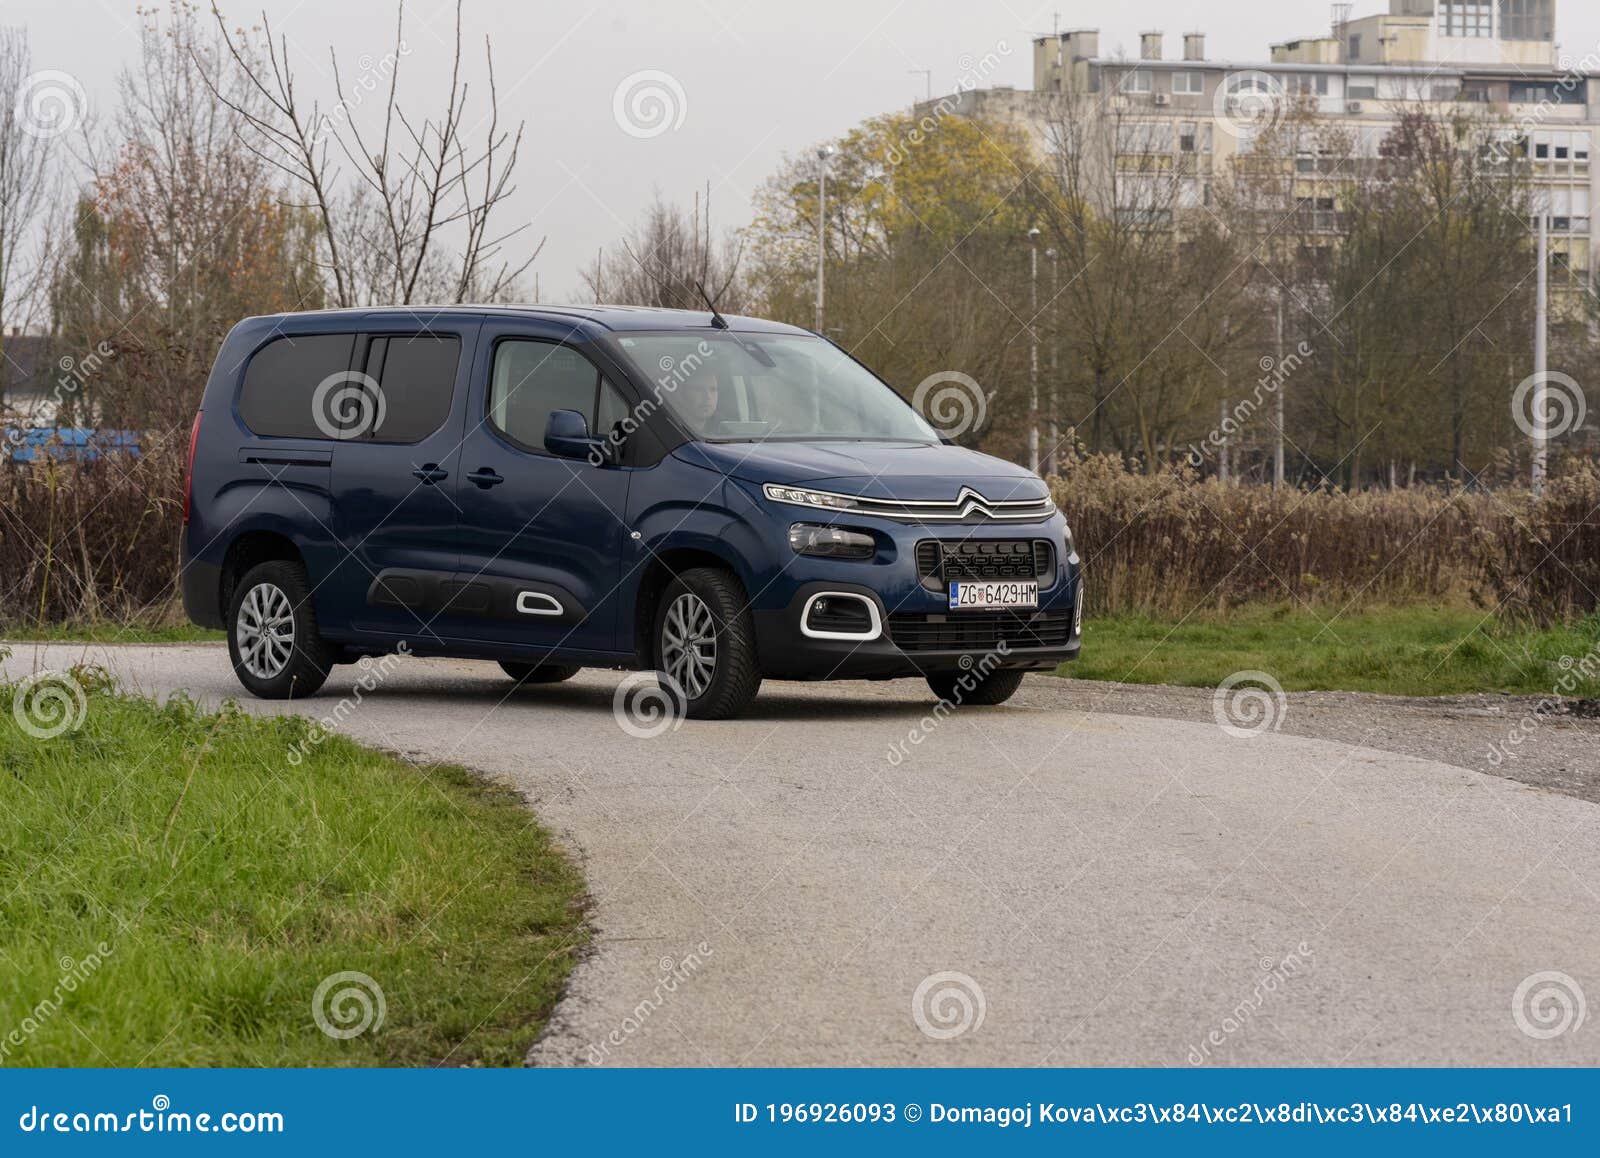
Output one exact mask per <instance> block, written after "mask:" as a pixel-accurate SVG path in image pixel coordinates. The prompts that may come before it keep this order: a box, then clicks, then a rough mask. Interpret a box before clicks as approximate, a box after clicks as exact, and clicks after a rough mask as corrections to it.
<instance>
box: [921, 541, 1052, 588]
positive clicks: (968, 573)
mask: <svg viewBox="0 0 1600 1158" xmlns="http://www.w3.org/2000/svg"><path fill="white" fill-rule="evenodd" d="M1055 567H1056V560H1055V551H1054V549H1053V548H1052V547H1051V546H1050V541H1049V540H1048V539H987V540H986V539H966V540H961V541H945V540H941V539H924V540H923V541H922V542H920V543H918V544H917V574H918V575H919V576H920V577H921V579H922V582H923V585H924V586H926V587H927V588H928V589H929V590H930V591H937V590H940V589H941V588H943V586H944V584H946V583H949V582H951V581H952V580H958V579H961V580H971V579H1038V580H1040V582H1042V583H1044V584H1046V585H1048V584H1049V582H1050V579H1051V577H1052V576H1053V575H1054V574H1055Z"/></svg>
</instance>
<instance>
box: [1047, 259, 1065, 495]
mask: <svg viewBox="0 0 1600 1158" xmlns="http://www.w3.org/2000/svg"><path fill="white" fill-rule="evenodd" d="M1044 255H1045V256H1046V257H1048V258H1049V259H1050V395H1049V397H1050V415H1049V418H1048V419H1047V421H1048V422H1049V427H1050V449H1049V450H1048V451H1046V452H1045V456H1044V467H1045V473H1046V474H1047V475H1050V474H1055V473H1056V455H1058V454H1059V453H1061V425H1060V423H1059V422H1058V421H1057V418H1056V416H1057V415H1058V414H1059V413H1060V405H1061V404H1060V401H1059V399H1058V398H1057V397H1056V389H1057V385H1058V383H1059V382H1060V381H1061V363H1060V360H1059V359H1058V358H1057V356H1056V355H1057V353H1058V350H1057V341H1056V339H1057V331H1056V324H1055V317H1056V299H1057V298H1058V297H1060V296H1061V285H1060V278H1061V271H1060V268H1059V266H1058V264H1057V262H1056V251H1055V247H1054V246H1051V247H1050V248H1049V249H1047V250H1045V251H1044Z"/></svg>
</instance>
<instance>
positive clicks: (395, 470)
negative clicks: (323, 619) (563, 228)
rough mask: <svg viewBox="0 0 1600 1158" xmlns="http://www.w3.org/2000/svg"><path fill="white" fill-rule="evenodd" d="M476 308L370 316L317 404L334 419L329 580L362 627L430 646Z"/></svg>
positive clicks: (450, 533) (451, 532) (450, 527)
mask: <svg viewBox="0 0 1600 1158" xmlns="http://www.w3.org/2000/svg"><path fill="white" fill-rule="evenodd" d="M481 324H482V319H481V317H479V316H477V315H466V316H461V315H449V314H441V315H435V316H428V315H421V314H419V315H387V314H385V315H374V317H373V318H372V319H371V320H370V323H369V324H367V325H364V326H363V330H362V333H361V334H360V336H359V338H358V340H357V343H356V350H355V355H354V360H353V363H352V369H351V373H350V375H349V376H348V378H347V380H346V381H345V382H343V383H340V384H337V385H335V386H333V387H331V388H329V390H328V392H327V393H326V395H325V397H324V398H323V399H322V400H321V402H322V406H323V408H324V409H325V410H326V411H327V412H328V413H329V414H330V415H331V421H333V422H335V423H337V424H338V427H337V428H338V432H339V442H338V446H337V448H336V452H335V454H334V465H333V490H334V494H335V495H337V496H338V501H337V510H338V526H337V531H338V536H339V539H340V543H341V546H342V548H343V552H344V560H343V564H342V566H341V568H340V571H339V573H338V575H337V579H336V587H337V596H336V598H337V599H338V600H340V601H342V602H343V604H344V605H345V607H346V609H347V614H346V616H345V618H346V620H347V621H348V622H350V623H351V624H353V625H354V626H355V627H356V628H357V629H358V630H359V631H364V632H378V633H383V634H388V635H398V636H402V637H404V638H406V639H408V640H409V641H410V642H411V643H412V645H413V647H416V646H422V647H426V646H428V645H429V644H430V643H431V644H435V645H437V644H439V643H442V642H443V640H444V636H443V635H442V633H441V632H440V631H439V629H438V627H437V625H436V623H435V620H436V619H437V617H438V613H439V610H440V608H441V607H442V606H443V602H444V599H445V593H446V591H447V589H448V586H449V584H450V582H451V580H452V577H453V576H454V574H455V571H456V568H457V566H458V564H459V562H460V558H459V556H460V549H459V545H458V541H457V538H458V529H457V525H456V522H457V515H456V490H457V488H458V486H459V483H460V480H459V475H460V469H461V468H460V461H461V434H462V428H463V426H464V425H465V419H466V413H467V395H468V392H469V391H468V382H469V381H470V378H471V372H472V361H473V355H474V351H475V343H476V339H477V332H478V329H479V328H480V326H481Z"/></svg>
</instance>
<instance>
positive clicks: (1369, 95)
mask: <svg viewBox="0 0 1600 1158" xmlns="http://www.w3.org/2000/svg"><path fill="white" fill-rule="evenodd" d="M1345 95H1346V96H1347V97H1349V98H1350V99H1351V100H1353V101H1370V100H1376V99H1377V98H1378V78H1377V77H1375V76H1353V77H1351V78H1350V82H1349V84H1348V85H1346V86H1345Z"/></svg>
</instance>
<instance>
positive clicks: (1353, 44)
mask: <svg viewBox="0 0 1600 1158" xmlns="http://www.w3.org/2000/svg"><path fill="white" fill-rule="evenodd" d="M1350 59H1351V60H1360V59H1361V34H1360V33H1359V32H1357V33H1355V34H1353V35H1352V36H1351V37H1350Z"/></svg>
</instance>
